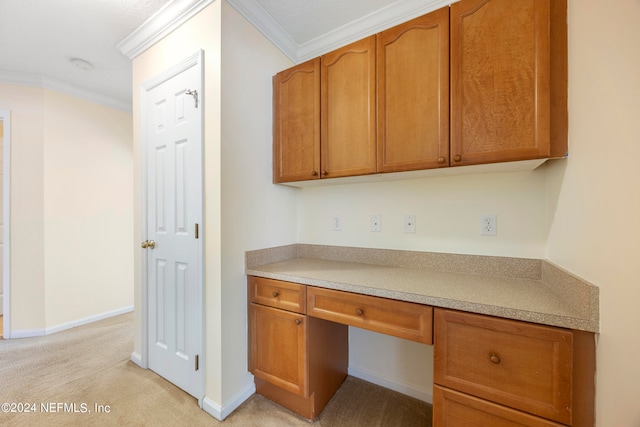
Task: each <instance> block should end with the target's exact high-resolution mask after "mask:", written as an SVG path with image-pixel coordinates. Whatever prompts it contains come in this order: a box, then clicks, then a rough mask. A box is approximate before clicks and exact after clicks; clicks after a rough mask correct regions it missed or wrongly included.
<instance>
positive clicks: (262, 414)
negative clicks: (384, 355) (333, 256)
mask: <svg viewBox="0 0 640 427" xmlns="http://www.w3.org/2000/svg"><path fill="white" fill-rule="evenodd" d="M132 348H133V315H132V314H125V315H121V316H117V317H113V318H110V319H106V320H102V321H99V322H95V323H92V324H90V325H86V326H82V327H78V328H73V329H70V330H67V331H63V332H59V333H57V334H53V335H49V336H46V337H38V338H26V339H15V340H2V341H0V404H1V403H9V404H10V405H12V404H13V405H12V406H11V407H9V409H10V410H15V411H16V412H4V410H5V409H6V405H4V406H3V408H2V409H3V411H2V412H0V425H2V426H16V427H20V426H216V425H222V426H243V427H245V426H246V427H254V426H255V427H282V426H301V427H303V426H320V427H343V426H344V427H347V426H348V427H358V426H362V427H365V426H366V427H376V426H379V427H387V426H390V427H392V426H402V427H411V426H422V427H430V426H431V405H429V404H427V403H424V402H421V401H419V400H416V399H413V398H410V397H407V396H404V395H402V394H400V393H396V392H394V391H391V390H387V389H385V388H382V387H379V386H376V385H374V384H371V383H368V382H365V381H362V380H360V379H357V378H353V377H348V378H347V380H346V381H345V383H344V384H343V385H342V387H341V388H340V389H339V390H338V391H337V393H336V394H335V396H334V397H333V399H331V401H330V402H329V404H328V405H327V406H326V407H325V409H324V411H323V412H322V413H321V414H320V417H319V418H318V419H317V420H316V421H315V422H313V423H310V422H309V421H307V420H306V419H304V418H301V417H299V416H297V415H295V414H294V413H292V412H290V411H288V410H286V409H284V408H282V407H280V406H278V405H276V404H274V403H273V402H271V401H269V400H267V399H265V398H264V397H262V396H260V395H253V396H252V397H250V398H249V399H248V400H247V401H246V402H245V403H244V404H242V405H241V406H240V407H239V408H238V409H236V410H235V411H234V412H233V413H232V414H231V415H230V416H229V417H227V419H226V420H225V421H224V422H222V423H221V422H219V421H217V420H216V419H215V418H213V417H212V416H210V415H209V414H207V413H205V412H204V411H203V410H201V409H200V408H199V407H198V404H197V401H196V399H194V398H193V397H191V396H190V395H188V394H187V393H185V392H183V391H182V390H180V389H179V388H177V387H176V386H174V385H173V384H171V383H169V382H168V381H166V380H165V379H163V378H162V377H160V376H158V375H157V374H155V373H154V372H152V371H150V370H146V369H141V368H140V367H138V366H137V365H135V364H134V363H133V362H131V361H130V355H131V351H132ZM34 405H35V406H34ZM100 409H102V412H101V411H100ZM27 410H29V411H31V412H26V411H27ZM47 411H48V412H47ZM69 411H73V412H69Z"/></svg>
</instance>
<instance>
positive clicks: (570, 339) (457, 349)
mask: <svg viewBox="0 0 640 427" xmlns="http://www.w3.org/2000/svg"><path fill="white" fill-rule="evenodd" d="M594 354H595V340H594V339H593V334H590V333H582V332H580V331H572V330H569V329H563V328H556V327H551V326H543V325H536V324H531V323H527V322H521V321H516V320H508V319H501V318H496V317H491V316H485V315H480V314H471V313H465V312H461V311H455V310H447V309H440V308H437V309H435V310H434V383H435V390H437V395H438V401H437V402H436V400H434V413H436V414H437V417H435V416H434V420H438V421H437V422H436V423H435V424H434V426H436V427H443V426H458V425H460V426H462V425H465V426H466V425H478V426H485V425H486V426H502V425H504V426H520V425H523V426H538V425H541V426H552V425H567V426H580V427H582V426H593V422H594V420H593V395H594V387H595V384H594V380H593V378H594V372H595V360H594ZM474 412H477V413H481V412H482V413H486V414H490V415H486V414H485V415H483V416H482V417H480V418H478V419H485V418H486V419H487V421H486V422H483V423H479V421H478V422H477V423H476V424H465V423H460V422H458V421H455V422H454V421H451V422H450V420H460V419H465V418H464V417H467V416H471V415H468V414H472V413H474ZM465 414H467V415H465ZM509 414H511V415H509ZM514 414H519V415H518V416H516V415H514ZM507 415H509V416H507ZM493 417H502V418H504V419H505V421H501V422H497V421H496V422H495V423H494V422H493V421H490V420H491V419H493ZM538 419H539V420H538ZM506 420H510V421H506ZM514 420H529V421H528V423H524V422H523V421H517V422H516V421H514ZM543 420H546V421H544V422H543ZM556 423H557V424H556Z"/></svg>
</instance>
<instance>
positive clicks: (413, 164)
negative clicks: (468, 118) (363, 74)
mask: <svg viewBox="0 0 640 427" xmlns="http://www.w3.org/2000/svg"><path fill="white" fill-rule="evenodd" d="M377 62H378V84H377V87H378V172H397V171H405V170H415V169H431V168H438V167H446V166H449V8H448V7H446V8H443V9H440V10H437V11H435V12H432V13H429V14H428V15H425V16H421V17H420V18H417V19H414V20H412V21H409V22H407V23H405V24H402V25H398V26H396V27H393V28H391V29H389V30H386V31H384V32H382V33H380V34H378V36H377Z"/></svg>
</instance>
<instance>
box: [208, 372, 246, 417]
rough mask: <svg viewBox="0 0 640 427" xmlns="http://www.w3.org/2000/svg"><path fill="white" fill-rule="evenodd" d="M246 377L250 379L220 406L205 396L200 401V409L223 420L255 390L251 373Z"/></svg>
mask: <svg viewBox="0 0 640 427" xmlns="http://www.w3.org/2000/svg"><path fill="white" fill-rule="evenodd" d="M248 377H250V381H249V382H248V383H247V384H246V385H245V386H244V387H243V388H242V390H240V391H239V392H238V393H236V394H235V395H234V396H233V397H232V398H231V399H230V400H229V401H227V402H226V403H224V404H223V405H222V406H221V405H219V404H217V403H216V402H214V401H213V400H211V399H209V398H208V397H206V396H205V398H204V399H203V401H202V409H203V410H204V411H205V412H206V413H207V414H209V415H211V416H212V417H213V418H215V419H216V420H218V421H223V420H224V419H225V418H227V417H228V416H229V415H230V414H231V413H232V412H233V411H235V410H236V409H237V408H238V406H240V405H242V404H243V403H244V401H245V400H247V399H248V398H250V397H251V396H252V395H253V394H254V393H255V392H256V385H255V384H254V382H253V375H251V374H248Z"/></svg>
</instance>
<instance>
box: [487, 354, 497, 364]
mask: <svg viewBox="0 0 640 427" xmlns="http://www.w3.org/2000/svg"><path fill="white" fill-rule="evenodd" d="M489 360H491V363H495V364H496V365H497V364H499V363H500V356H498V355H497V354H491V356H489Z"/></svg>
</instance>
